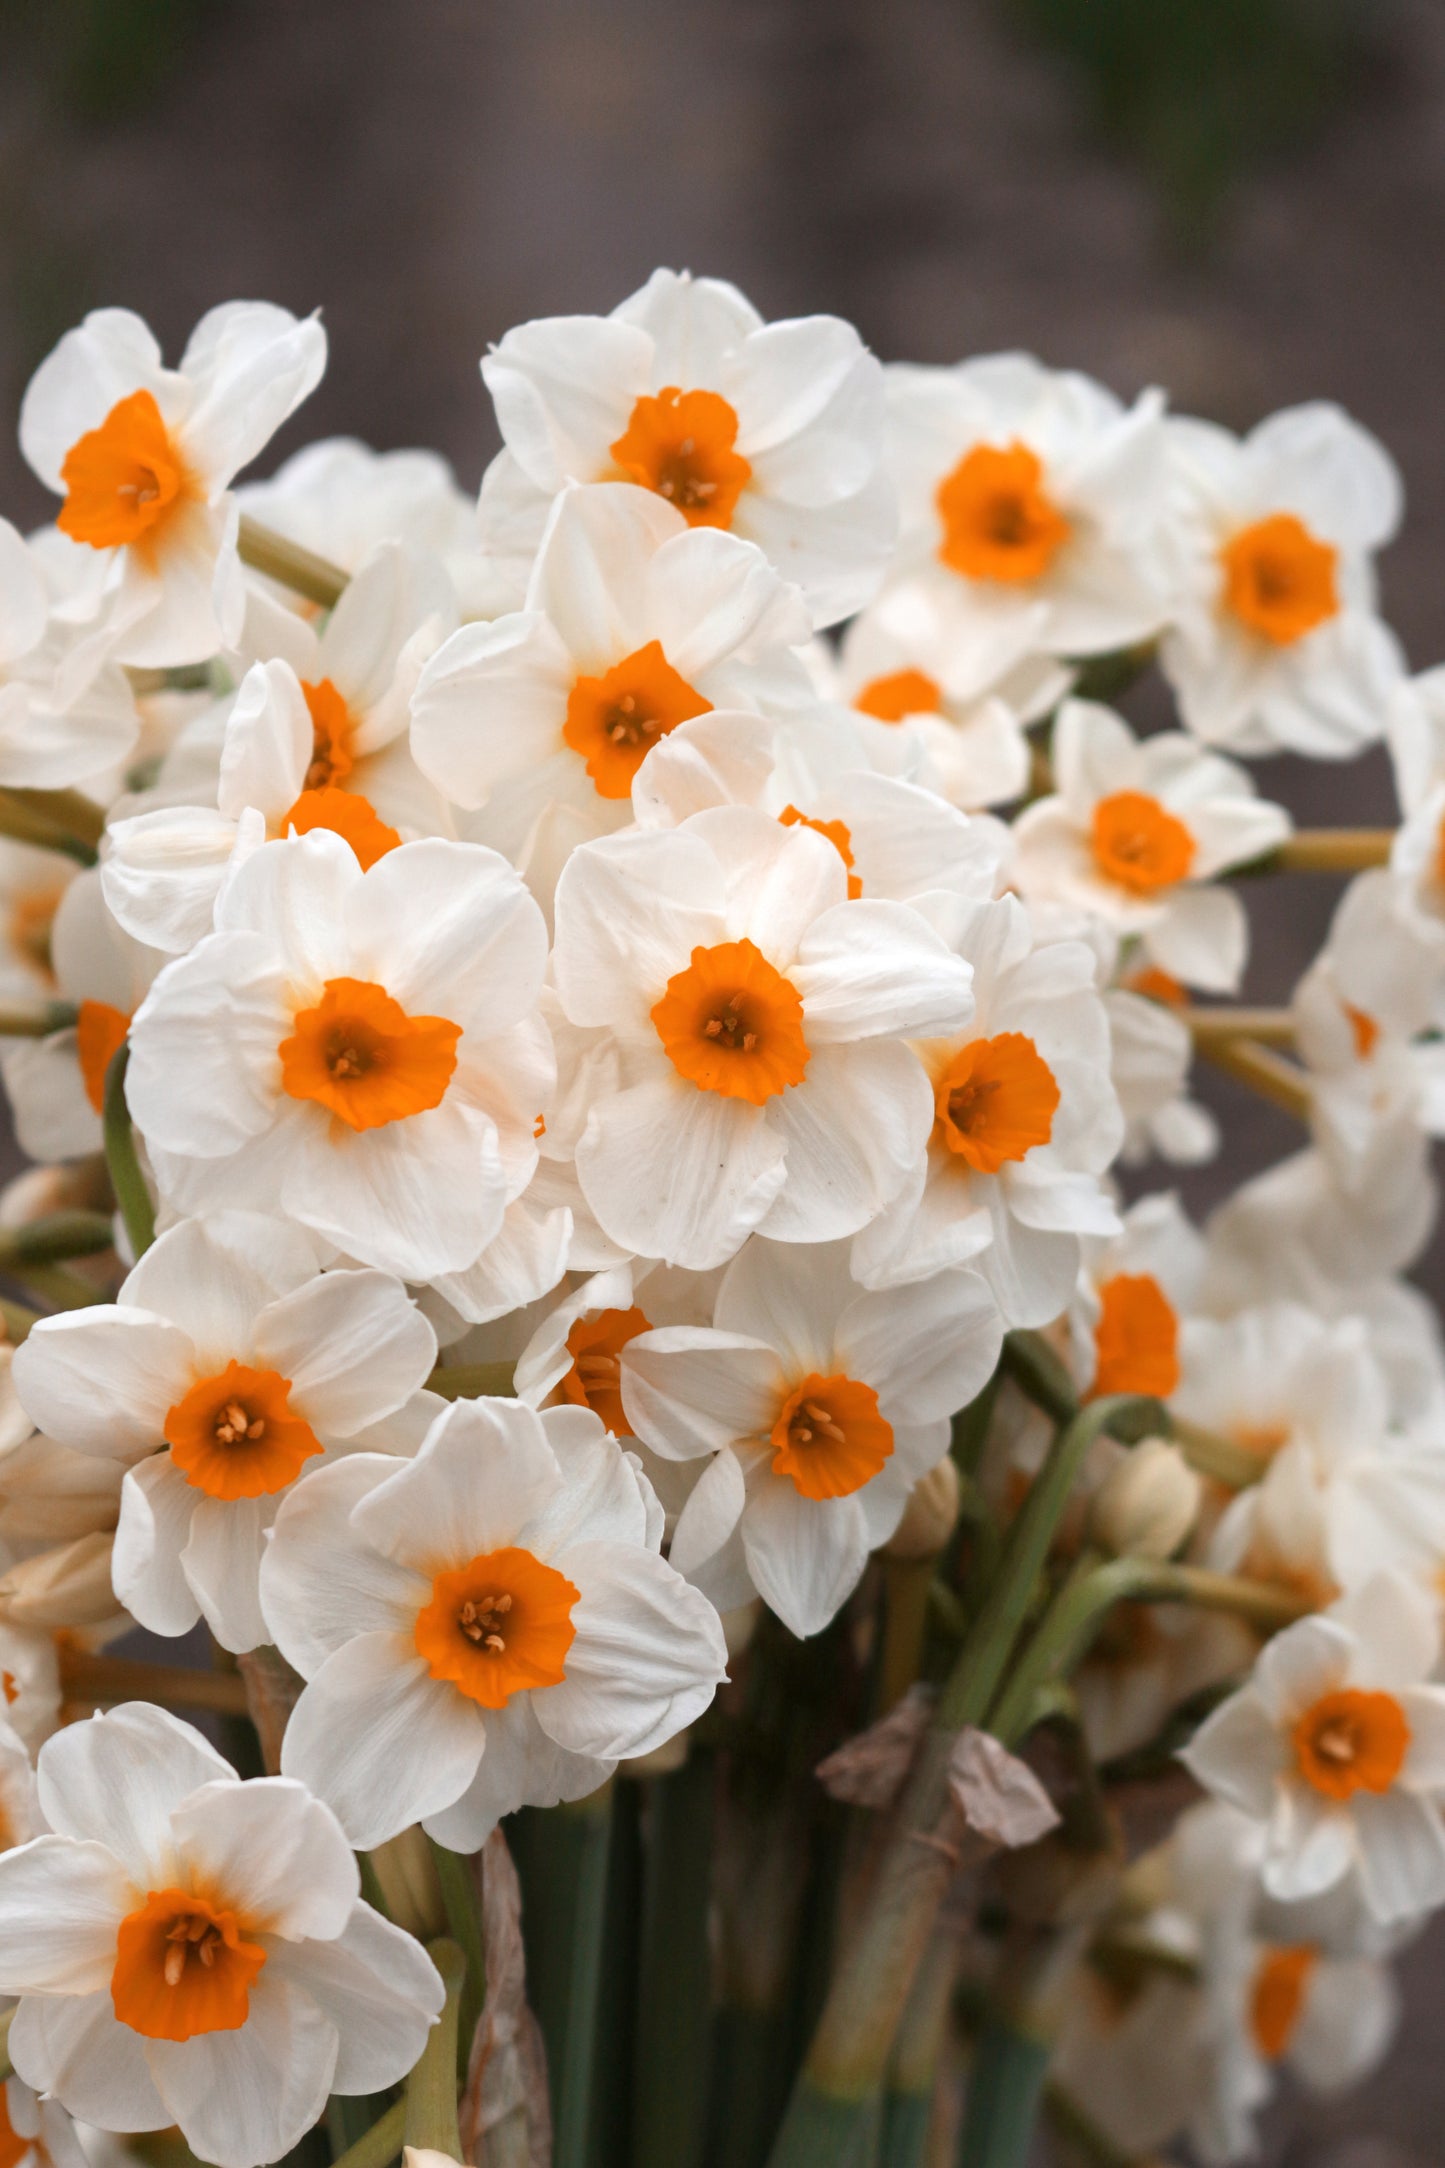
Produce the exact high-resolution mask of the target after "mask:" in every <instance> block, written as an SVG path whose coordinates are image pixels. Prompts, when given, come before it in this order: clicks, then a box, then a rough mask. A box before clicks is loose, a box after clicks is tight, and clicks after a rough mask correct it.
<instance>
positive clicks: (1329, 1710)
mask: <svg viewBox="0 0 1445 2168" xmlns="http://www.w3.org/2000/svg"><path fill="white" fill-rule="evenodd" d="M1409 1744H1410V1726H1409V1723H1408V1722H1407V1720H1406V1717H1405V1712H1404V1710H1403V1709H1402V1708H1401V1707H1400V1704H1399V1702H1398V1701H1396V1699H1395V1697H1394V1695H1393V1694H1380V1693H1366V1692H1362V1691H1360V1690H1359V1689H1358V1688H1355V1687H1342V1688H1341V1689H1340V1690H1339V1691H1338V1692H1336V1693H1333V1694H1325V1695H1322V1696H1321V1698H1320V1699H1319V1700H1318V1701H1317V1702H1315V1703H1314V1704H1313V1706H1312V1707H1310V1708H1308V1709H1306V1711H1305V1713H1304V1715H1303V1716H1302V1717H1301V1718H1300V1719H1299V1721H1298V1723H1297V1724H1296V1725H1295V1727H1294V1749H1295V1755H1296V1759H1297V1761H1298V1764H1299V1772H1300V1775H1301V1776H1302V1777H1303V1778H1304V1780H1305V1782H1306V1783H1307V1784H1312V1785H1313V1786H1314V1788H1315V1790H1316V1791H1317V1792H1323V1793H1324V1795H1325V1797H1326V1798H1327V1799H1349V1798H1350V1797H1351V1796H1352V1795H1353V1794H1354V1793H1355V1792H1387V1791H1388V1790H1389V1789H1390V1786H1391V1785H1392V1784H1393V1783H1394V1781H1395V1779H1396V1777H1397V1776H1398V1775H1399V1774H1400V1770H1401V1768H1402V1766H1403V1764H1404V1760H1405V1751H1406V1749H1407V1747H1408V1746H1409Z"/></svg>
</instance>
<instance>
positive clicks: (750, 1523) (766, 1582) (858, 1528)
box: [742, 1475, 868, 1638]
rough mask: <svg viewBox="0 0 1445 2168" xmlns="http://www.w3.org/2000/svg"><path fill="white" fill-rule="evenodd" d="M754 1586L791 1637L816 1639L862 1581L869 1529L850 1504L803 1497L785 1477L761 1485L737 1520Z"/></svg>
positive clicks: (847, 1500) (852, 1501) (850, 1500)
mask: <svg viewBox="0 0 1445 2168" xmlns="http://www.w3.org/2000/svg"><path fill="white" fill-rule="evenodd" d="M742 1541H743V1551H744V1554H745V1556H746V1558H747V1562H748V1571H749V1573H750V1574H751V1575H752V1577H753V1583H754V1586H755V1587H756V1589H757V1592H758V1594H759V1595H760V1596H761V1597H762V1599H763V1601H764V1603H765V1604H767V1605H768V1607H769V1608H770V1609H771V1610H773V1611H776V1612H777V1614H778V1617H779V1618H780V1619H781V1620H782V1622H783V1624H784V1625H785V1626H787V1627H789V1628H790V1629H791V1630H792V1632H793V1633H795V1634H798V1635H801V1636H803V1637H805V1638H806V1636H807V1635H809V1634H816V1633H821V1632H822V1630H823V1628H824V1627H825V1626H826V1625H827V1623H828V1621H829V1620H830V1619H831V1618H832V1617H833V1616H834V1615H835V1614H836V1612H837V1611H839V1610H840V1609H841V1607H842V1606H843V1604H845V1603H846V1602H847V1600H848V1598H849V1597H850V1596H851V1595H852V1593H853V1591H854V1589H855V1588H856V1587H857V1585H858V1582H859V1580H860V1579H861V1578H862V1574H863V1568H864V1566H865V1565H866V1564H867V1562H868V1530H867V1525H866V1523H865V1521H864V1517H863V1509H862V1507H861V1506H860V1505H859V1503H858V1500H857V1499H856V1498H804V1497H803V1496H802V1494H801V1492H799V1491H798V1490H797V1489H795V1487H794V1485H793V1483H792V1480H791V1478H789V1477H787V1476H771V1475H770V1476H768V1477H766V1478H765V1479H764V1480H763V1481H762V1482H760V1483H759V1485H758V1487H757V1489H756V1490H755V1491H754V1492H753V1494H752V1496H751V1497H750V1498H749V1500H748V1503H747V1508H746V1510H745V1512H744V1514H743V1518H742Z"/></svg>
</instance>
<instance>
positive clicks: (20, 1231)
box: [0, 1212, 115, 1272]
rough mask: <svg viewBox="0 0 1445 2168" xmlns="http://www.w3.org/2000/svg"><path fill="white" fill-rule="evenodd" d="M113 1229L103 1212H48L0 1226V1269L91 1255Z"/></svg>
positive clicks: (106, 1243) (104, 1247) (102, 1247)
mask: <svg viewBox="0 0 1445 2168" xmlns="http://www.w3.org/2000/svg"><path fill="white" fill-rule="evenodd" d="M114 1235H115V1230H114V1228H113V1227H112V1225H111V1221H110V1215H109V1213H107V1212H49V1213H47V1214H46V1215H45V1217H44V1218H43V1219H36V1220H27V1221H26V1222H25V1224H24V1225H23V1226H21V1227H6V1228H4V1229H0V1272H9V1271H12V1270H18V1271H23V1270H24V1269H25V1267H26V1266H28V1265H53V1264H55V1263H56V1262H57V1261H58V1260H59V1259H61V1258H63V1257H95V1256H97V1255H98V1254H99V1252H100V1251H102V1250H108V1249H109V1248H110V1247H111V1245H112V1242H113V1240H114Z"/></svg>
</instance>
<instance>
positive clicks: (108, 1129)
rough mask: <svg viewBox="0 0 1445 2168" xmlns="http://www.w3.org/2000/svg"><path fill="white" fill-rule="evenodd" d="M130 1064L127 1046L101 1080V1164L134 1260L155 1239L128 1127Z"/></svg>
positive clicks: (152, 1209) (151, 1210) (153, 1219)
mask: <svg viewBox="0 0 1445 2168" xmlns="http://www.w3.org/2000/svg"><path fill="white" fill-rule="evenodd" d="M129 1064H130V1046H129V1043H128V1042H127V1043H126V1044H124V1045H122V1046H121V1047H120V1048H119V1049H118V1050H117V1052H116V1053H115V1054H114V1055H113V1056H112V1058H111V1064H110V1067H109V1069H108V1070H107V1071H106V1077H105V1114H104V1118H103V1119H104V1131H105V1161H106V1165H107V1166H108V1167H109V1169H110V1180H111V1187H112V1188H113V1189H114V1191H115V1201H116V1204H117V1205H118V1206H119V1208H120V1216H121V1218H122V1219H123V1220H124V1222H125V1231H126V1234H127V1235H128V1236H129V1238H130V1246H131V1249H132V1251H133V1253H134V1255H135V1257H136V1259H137V1261H139V1259H141V1258H142V1257H144V1255H145V1253H146V1251H147V1250H148V1249H149V1248H150V1246H151V1244H152V1242H154V1240H155V1238H156V1215H155V1206H154V1205H153V1204H152V1203H151V1193H150V1191H149V1190H148V1189H147V1188H146V1180H145V1176H144V1175H143V1174H142V1173H141V1168H140V1160H139V1158H138V1157H137V1155H136V1148H135V1132H134V1130H133V1129H132V1127H131V1119H130V1109H129V1107H128V1106H127V1105H126V1099H125V1072H126V1069H127V1067H128V1066H129Z"/></svg>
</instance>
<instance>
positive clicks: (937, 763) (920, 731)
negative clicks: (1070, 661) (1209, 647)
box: [837, 575, 1074, 813]
mask: <svg viewBox="0 0 1445 2168" xmlns="http://www.w3.org/2000/svg"><path fill="white" fill-rule="evenodd" d="M950 600H951V598H950V596H949V593H948V590H947V588H946V586H941V585H940V583H939V581H937V580H936V579H934V578H931V577H928V576H926V575H925V576H923V577H920V578H914V579H903V580H898V581H895V582H893V583H892V584H890V585H889V586H888V587H887V588H886V589H885V591H884V593H883V594H882V595H881V596H880V597H879V599H878V601H877V602H875V603H874V604H873V605H872V606H871V607H870V608H869V609H867V610H865V611H863V612H862V613H861V615H860V616H858V617H856V618H855V619H854V621H853V623H852V624H851V625H850V626H849V627H848V629H847V631H846V632H845V633H844V635H843V644H842V647H841V649H840V651H839V655H838V663H837V678H838V693H839V697H840V698H841V699H843V700H846V701H847V702H848V704H849V705H850V706H851V707H853V708H855V709H856V710H857V712H858V713H859V714H860V715H863V716H866V717H867V718H869V720H870V722H871V723H873V724H875V725H882V726H883V730H884V733H885V734H886V735H887V736H890V737H892V738H893V739H895V740H896V741H897V746H898V747H899V748H902V747H907V748H909V749H910V750H911V751H912V753H913V755H914V757H915V759H916V763H917V767H916V774H915V780H917V781H919V782H922V783H927V784H928V785H929V787H930V788H931V789H933V790H936V791H938V792H939V794H940V795H941V796H942V797H944V798H946V799H947V800H948V802H949V804H950V805H956V806H959V807H961V808H962V809H963V811H964V812H966V813H971V812H973V811H974V810H975V809H976V808H977V807H979V806H989V805H1004V804H1007V803H1008V801H1009V800H1011V799H1014V798H1021V797H1022V796H1023V794H1024V792H1025V790H1026V789H1027V787H1028V780H1029V742H1028V739H1027V737H1026V736H1025V735H1024V725H1025V724H1026V723H1032V722H1038V721H1039V720H1040V719H1041V718H1042V717H1043V716H1045V715H1047V714H1049V713H1050V711H1051V710H1052V709H1053V708H1055V707H1057V706H1058V704H1059V702H1060V700H1062V699H1063V697H1064V695H1065V694H1066V693H1067V692H1068V690H1069V687H1070V685H1071V684H1072V682H1073V678H1074V673H1073V671H1072V670H1070V669H1069V668H1068V667H1067V666H1066V665H1065V664H1063V663H1060V662H1058V661H1056V660H1055V659H1054V658H1053V657H1052V656H1050V655H1026V656H1024V657H1023V659H1022V660H1020V661H1018V662H1014V663H1012V664H1010V665H1009V666H1008V667H1006V668H1004V669H1003V670H1002V671H999V670H998V669H995V668H993V667H990V666H988V665H989V662H990V657H989V650H988V648H987V647H982V648H981V647H980V646H979V644H978V643H977V642H976V641H974V640H972V639H970V637H969V636H968V631H967V628H966V627H964V626H962V625H960V624H959V622H958V621H957V617H956V614H955V613H954V612H953V610H952V609H951V608H950V606H949V605H950ZM981 663H982V664H984V665H985V667H982V668H981V667H980V664H981ZM893 757H894V759H895V760H897V759H899V758H901V757H902V755H901V753H900V751H899V750H895V751H894V755H893Z"/></svg>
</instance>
